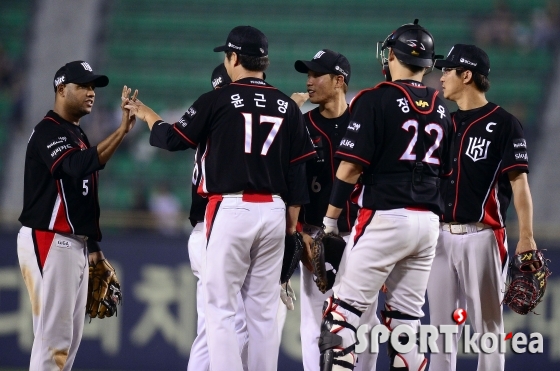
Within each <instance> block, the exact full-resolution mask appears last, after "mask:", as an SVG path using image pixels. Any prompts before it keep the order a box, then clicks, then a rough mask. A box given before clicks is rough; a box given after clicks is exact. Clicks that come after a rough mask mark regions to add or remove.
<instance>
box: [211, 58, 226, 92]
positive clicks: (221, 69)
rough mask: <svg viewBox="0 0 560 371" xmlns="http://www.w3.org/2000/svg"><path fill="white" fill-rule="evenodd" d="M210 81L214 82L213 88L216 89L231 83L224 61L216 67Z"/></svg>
mask: <svg viewBox="0 0 560 371" xmlns="http://www.w3.org/2000/svg"><path fill="white" fill-rule="evenodd" d="M210 82H211V83H212V89H214V90H215V89H218V88H221V87H224V86H226V85H227V84H230V83H231V79H230V77H229V75H228V73H227V70H226V66H224V64H223V63H220V64H219V65H218V66H217V67H216V68H214V71H213V72H212V77H211V78H210Z"/></svg>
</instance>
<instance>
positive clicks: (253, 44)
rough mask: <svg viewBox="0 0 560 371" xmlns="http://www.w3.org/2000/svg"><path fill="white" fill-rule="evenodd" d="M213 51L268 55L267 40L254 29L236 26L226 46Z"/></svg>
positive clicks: (258, 55)
mask: <svg viewBox="0 0 560 371" xmlns="http://www.w3.org/2000/svg"><path fill="white" fill-rule="evenodd" d="M214 51H215V52H227V51H232V52H236V53H237V54H244V55H250V56H254V57H265V56H267V55H268V39H267V38H266V36H265V35H264V34H263V33H262V32H261V31H259V30H258V29H256V28H255V27H251V26H237V27H235V28H234V29H233V30H231V31H230V33H229V35H228V37H227V40H226V44H225V45H222V46H218V47H215V48H214Z"/></svg>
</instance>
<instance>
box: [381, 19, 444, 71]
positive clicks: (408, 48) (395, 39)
mask: <svg viewBox="0 0 560 371" xmlns="http://www.w3.org/2000/svg"><path fill="white" fill-rule="evenodd" d="M377 44H378V45H377V48H378V53H379V55H378V57H379V58H381V63H382V64H385V63H386V59H387V57H386V56H385V53H384V52H385V51H386V50H387V48H391V49H392V50H393V52H394V53H395V55H396V56H397V58H398V59H399V60H400V61H401V62H403V63H406V64H409V65H412V66H418V67H433V64H434V61H435V59H436V55H435V52H434V38H433V36H432V34H431V33H429V32H428V30H426V29H425V28H424V27H422V26H420V25H419V24H418V19H415V20H414V23H407V24H404V25H402V26H401V27H399V28H397V30H396V31H394V32H393V33H391V34H390V35H389V36H387V38H386V39H385V41H383V42H382V43H381V42H379V43H377Z"/></svg>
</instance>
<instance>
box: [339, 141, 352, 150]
mask: <svg viewBox="0 0 560 371" xmlns="http://www.w3.org/2000/svg"><path fill="white" fill-rule="evenodd" d="M354 145H355V143H354V142H353V141H351V140H350V139H342V141H341V142H340V146H341V147H344V148H349V149H354Z"/></svg>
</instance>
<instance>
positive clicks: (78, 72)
mask: <svg viewBox="0 0 560 371" xmlns="http://www.w3.org/2000/svg"><path fill="white" fill-rule="evenodd" d="M89 82H95V86H96V87H98V88H102V87H104V86H107V85H108V84H109V78H108V77H107V76H105V75H96V74H94V73H93V70H92V69H91V66H90V65H89V63H87V62H84V61H74V62H68V63H66V64H65V65H64V66H62V67H60V68H59V69H58V71H56V73H55V74H54V80H53V87H54V91H55V92H56V87H57V86H58V85H60V84H69V83H74V84H87V83H89Z"/></svg>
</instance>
